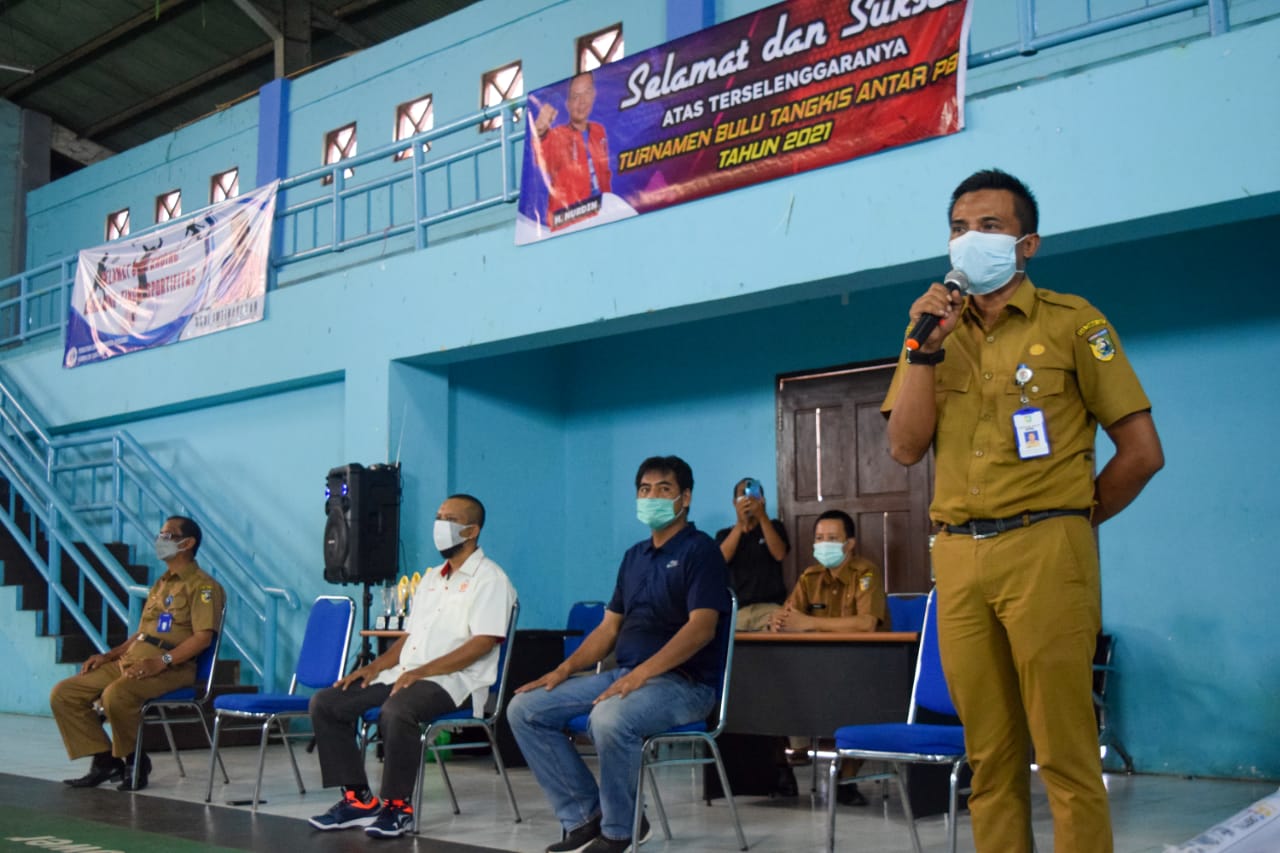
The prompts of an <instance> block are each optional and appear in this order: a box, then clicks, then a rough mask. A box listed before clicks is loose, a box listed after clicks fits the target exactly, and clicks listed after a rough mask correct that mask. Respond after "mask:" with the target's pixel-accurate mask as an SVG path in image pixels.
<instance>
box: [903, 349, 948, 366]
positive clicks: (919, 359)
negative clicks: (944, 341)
mask: <svg viewBox="0 0 1280 853" xmlns="http://www.w3.org/2000/svg"><path fill="white" fill-rule="evenodd" d="M946 357H947V351H946V350H945V349H939V350H938V351H937V352H921V351H920V350H918V349H909V350H907V364H930V365H932V364H941V363H942V360H943V359H944V358H946Z"/></svg>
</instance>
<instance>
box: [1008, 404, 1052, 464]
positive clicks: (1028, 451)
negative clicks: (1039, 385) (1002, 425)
mask: <svg viewBox="0 0 1280 853" xmlns="http://www.w3.org/2000/svg"><path fill="white" fill-rule="evenodd" d="M1013 440H1014V441H1015V442H1017V444H1018V458H1019V459H1035V458H1036V457H1037V456H1048V455H1049V435H1048V433H1047V432H1045V423H1044V412H1043V411H1041V410H1040V409H1037V408H1034V407H1029V408H1025V409H1018V411H1016V412H1014V413H1013Z"/></svg>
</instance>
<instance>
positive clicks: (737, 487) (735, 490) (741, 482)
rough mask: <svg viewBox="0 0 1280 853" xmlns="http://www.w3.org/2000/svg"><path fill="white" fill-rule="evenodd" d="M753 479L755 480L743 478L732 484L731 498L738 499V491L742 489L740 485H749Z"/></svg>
mask: <svg viewBox="0 0 1280 853" xmlns="http://www.w3.org/2000/svg"><path fill="white" fill-rule="evenodd" d="M755 479H756V478H755V477H743V478H742V479H741V480H739V481H738V482H736V483H734V484H733V496H734V497H735V498H737V497H738V489H740V488H742V484H743V483H750V482H751V481H752V480H755ZM756 482H759V481H758V480H757V481H756Z"/></svg>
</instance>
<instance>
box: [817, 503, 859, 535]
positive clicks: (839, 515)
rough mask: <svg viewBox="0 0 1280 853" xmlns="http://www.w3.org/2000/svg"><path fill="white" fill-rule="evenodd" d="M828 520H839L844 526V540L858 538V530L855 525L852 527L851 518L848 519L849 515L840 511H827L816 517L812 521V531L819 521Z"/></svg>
mask: <svg viewBox="0 0 1280 853" xmlns="http://www.w3.org/2000/svg"><path fill="white" fill-rule="evenodd" d="M830 518H835V519H839V520H840V523H841V524H843V525H844V535H845V538H847V539H857V538H858V528H857V526H856V525H854V523H853V518H852V517H850V515H849V513H847V512H845V511H844V510H842V509H829V510H827V511H826V512H824V513H823V514H822V515H820V516H818V517H817V518H816V519H814V521H813V529H814V530H817V529H818V522H819V521H825V520H827V519H830Z"/></svg>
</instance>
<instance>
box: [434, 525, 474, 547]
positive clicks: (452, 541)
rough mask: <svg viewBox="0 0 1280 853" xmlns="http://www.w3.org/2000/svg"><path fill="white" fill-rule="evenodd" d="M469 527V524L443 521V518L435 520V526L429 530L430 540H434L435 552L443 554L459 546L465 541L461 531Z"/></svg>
mask: <svg viewBox="0 0 1280 853" xmlns="http://www.w3.org/2000/svg"><path fill="white" fill-rule="evenodd" d="M470 526H471V525H469V524H458V522H456V521H445V520H444V519H443V518H437V519H436V523H435V526H434V527H432V528H431V538H432V539H434V540H435V543H436V550H437V551H440V552H442V553H443V552H445V551H448V550H449V549H451V548H456V547H457V546H459V545H461V544H462V543H463V542H465V541H466V540H467V537H465V536H463V535H462V529H463V528H464V527H470Z"/></svg>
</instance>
